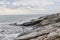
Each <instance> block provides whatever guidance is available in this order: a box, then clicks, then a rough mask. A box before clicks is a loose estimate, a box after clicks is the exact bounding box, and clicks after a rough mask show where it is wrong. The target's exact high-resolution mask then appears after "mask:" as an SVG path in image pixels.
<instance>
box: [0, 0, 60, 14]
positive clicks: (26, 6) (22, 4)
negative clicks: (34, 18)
mask: <svg viewBox="0 0 60 40" xmlns="http://www.w3.org/2000/svg"><path fill="white" fill-rule="evenodd" d="M58 12H60V0H0V15H17V14H37V13H40V14H46V13H47V14H49V13H58Z"/></svg>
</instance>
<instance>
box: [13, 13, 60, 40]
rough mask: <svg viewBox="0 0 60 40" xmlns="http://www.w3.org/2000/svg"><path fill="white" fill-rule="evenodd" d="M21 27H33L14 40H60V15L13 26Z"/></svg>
mask: <svg viewBox="0 0 60 40" xmlns="http://www.w3.org/2000/svg"><path fill="white" fill-rule="evenodd" d="M13 25H16V26H23V27H28V29H29V27H33V28H34V27H35V29H33V30H30V31H25V32H24V33H22V34H19V35H18V36H17V37H16V39H15V40H60V13H57V14H52V15H47V16H43V17H40V18H37V19H32V20H31V21H30V22H26V23H23V24H17V23H15V24H13Z"/></svg>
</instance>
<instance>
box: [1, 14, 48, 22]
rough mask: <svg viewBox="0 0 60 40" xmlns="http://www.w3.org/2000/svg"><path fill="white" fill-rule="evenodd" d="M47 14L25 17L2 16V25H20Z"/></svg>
mask: <svg viewBox="0 0 60 40" xmlns="http://www.w3.org/2000/svg"><path fill="white" fill-rule="evenodd" d="M44 15H47V14H27V15H26V14H25V15H0V23H15V22H17V23H20V22H24V21H30V20H31V19H35V18H38V17H41V16H44Z"/></svg>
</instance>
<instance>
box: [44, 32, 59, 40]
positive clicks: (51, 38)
mask: <svg viewBox="0 0 60 40" xmlns="http://www.w3.org/2000/svg"><path fill="white" fill-rule="evenodd" d="M58 37H60V35H59V33H56V32H52V33H50V34H49V35H48V36H47V38H46V39H45V40H55V39H56V38H58Z"/></svg>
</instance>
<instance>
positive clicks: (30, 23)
mask: <svg viewBox="0 0 60 40" xmlns="http://www.w3.org/2000/svg"><path fill="white" fill-rule="evenodd" d="M41 21H42V20H40V19H35V20H33V21H31V22H26V23H23V24H20V26H31V25H36V24H38V23H40V22H41Z"/></svg>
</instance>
